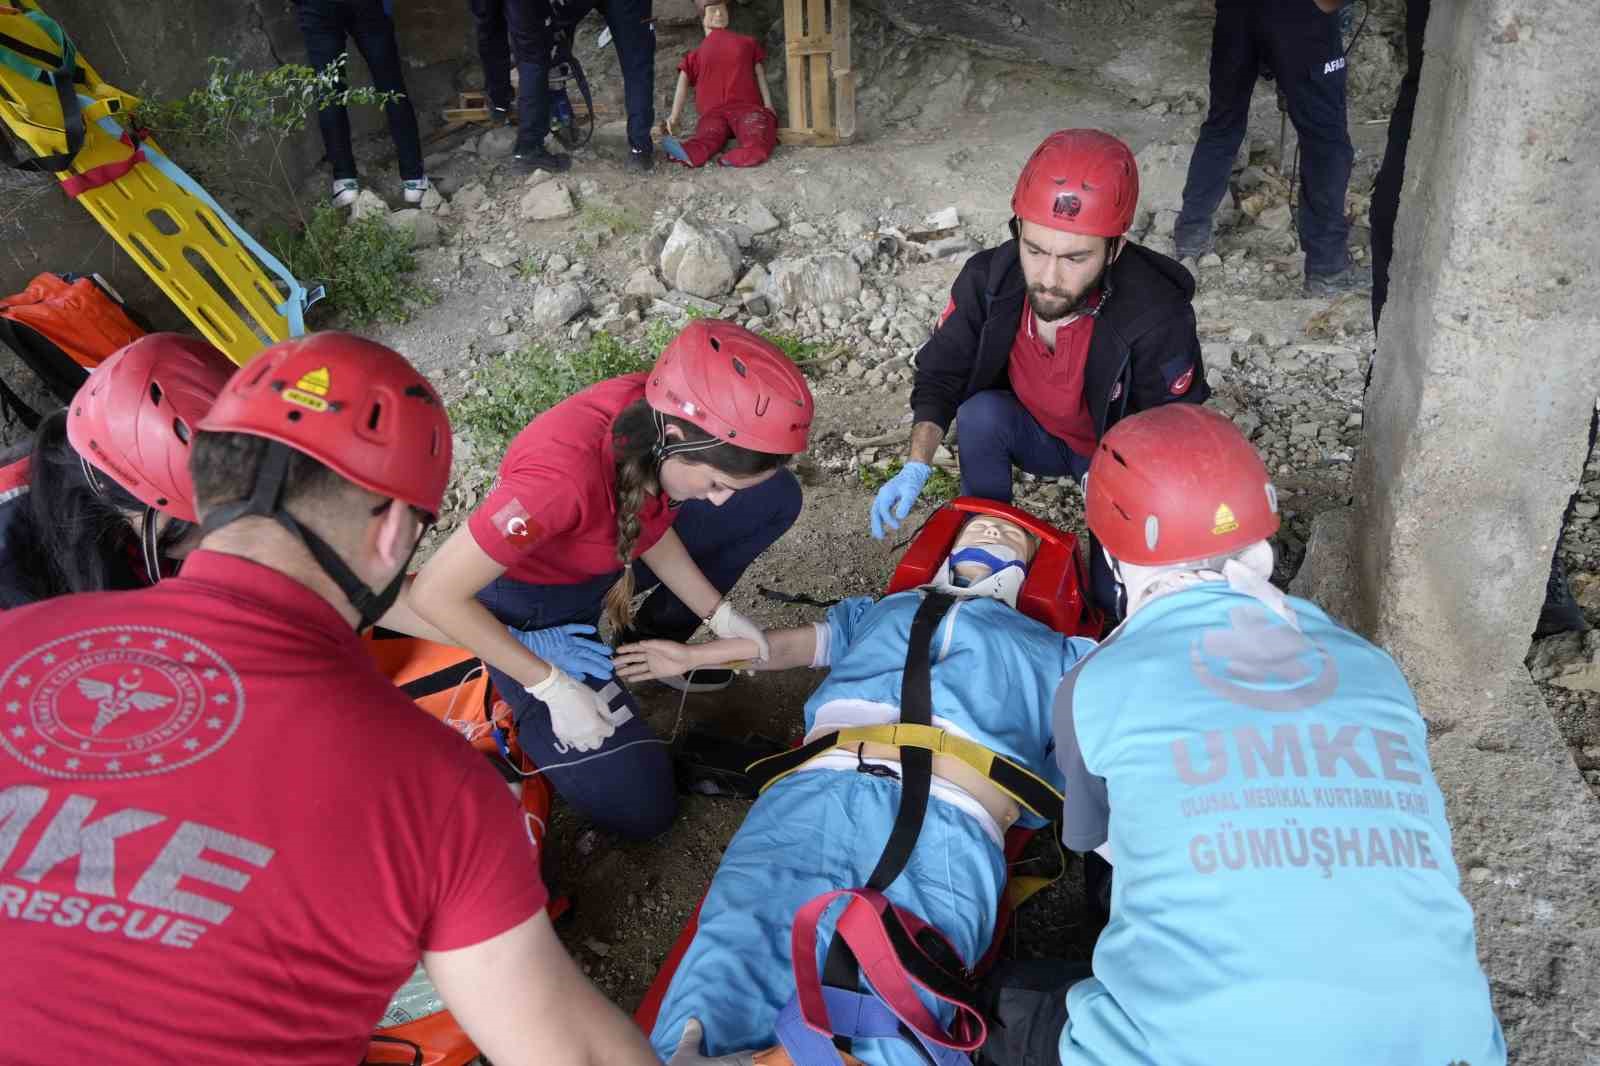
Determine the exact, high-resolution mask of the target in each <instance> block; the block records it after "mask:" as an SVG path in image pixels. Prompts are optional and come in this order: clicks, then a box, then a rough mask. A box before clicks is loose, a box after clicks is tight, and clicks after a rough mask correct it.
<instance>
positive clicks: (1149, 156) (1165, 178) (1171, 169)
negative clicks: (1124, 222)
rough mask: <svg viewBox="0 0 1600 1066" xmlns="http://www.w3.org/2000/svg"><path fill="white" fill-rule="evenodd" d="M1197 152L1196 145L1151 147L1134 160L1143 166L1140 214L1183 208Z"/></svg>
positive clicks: (1140, 168)
mask: <svg viewBox="0 0 1600 1066" xmlns="http://www.w3.org/2000/svg"><path fill="white" fill-rule="evenodd" d="M1193 151H1194V145H1193V144H1174V143H1167V144H1149V145H1146V146H1145V147H1144V148H1142V149H1141V150H1140V151H1139V154H1138V155H1137V156H1135V157H1134V158H1135V161H1136V162H1137V163H1138V164H1139V214H1140V215H1144V214H1146V213H1147V212H1148V213H1154V214H1159V213H1160V212H1162V211H1178V210H1181V209H1182V208H1183V182H1184V179H1185V178H1186V177H1188V175H1189V156H1190V154H1191V153H1192V152H1193ZM1167 232H1168V233H1170V232H1171V230H1170V229H1169V230H1168V231H1167Z"/></svg>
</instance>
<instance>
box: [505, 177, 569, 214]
mask: <svg viewBox="0 0 1600 1066" xmlns="http://www.w3.org/2000/svg"><path fill="white" fill-rule="evenodd" d="M577 213H578V208H577V207H576V206H575V205H574V204H573V202H572V194H571V193H570V192H568V191H567V187H566V186H565V185H563V184H562V183H561V182H559V181H547V182H544V183H542V184H539V185H535V186H534V187H533V188H531V189H529V190H528V191H527V192H525V193H523V195H522V199H521V200H520V201H518V203H517V217H518V218H520V219H522V221H524V222H543V221H546V220H548V219H553V218H570V217H571V216H573V215H575V214H577Z"/></svg>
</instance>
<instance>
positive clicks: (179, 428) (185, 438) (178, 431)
mask: <svg viewBox="0 0 1600 1066" xmlns="http://www.w3.org/2000/svg"><path fill="white" fill-rule="evenodd" d="M172 435H173V436H174V437H177V438H178V439H179V440H180V441H182V442H183V443H184V444H188V443H189V427H188V426H186V425H184V422H183V419H181V418H174V419H173V420H172Z"/></svg>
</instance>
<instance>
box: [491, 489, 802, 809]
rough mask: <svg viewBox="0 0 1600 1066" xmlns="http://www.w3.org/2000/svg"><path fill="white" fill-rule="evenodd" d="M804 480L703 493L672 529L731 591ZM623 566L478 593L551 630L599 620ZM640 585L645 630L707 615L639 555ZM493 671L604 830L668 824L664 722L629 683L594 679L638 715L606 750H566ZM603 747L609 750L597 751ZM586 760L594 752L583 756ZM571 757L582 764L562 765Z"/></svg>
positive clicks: (796, 511) (525, 725) (616, 709)
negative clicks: (660, 728)
mask: <svg viewBox="0 0 1600 1066" xmlns="http://www.w3.org/2000/svg"><path fill="white" fill-rule="evenodd" d="M800 504H801V496H800V482H799V481H797V480H796V479H795V476H794V475H793V474H792V473H790V472H789V471H787V470H780V471H778V473H777V474H776V475H775V476H773V477H771V478H769V479H768V480H766V481H764V482H762V483H761V484H760V485H757V486H756V487H754V488H750V489H744V490H742V491H740V492H736V493H734V495H733V496H732V498H730V499H729V500H728V502H727V503H725V504H723V505H722V506H721V507H716V506H713V505H712V504H710V503H707V502H705V501H702V500H692V501H690V502H688V503H685V504H684V505H683V506H682V508H681V509H680V510H679V512H678V517H677V519H676V520H675V521H674V522H673V525H672V528H673V530H674V531H675V532H676V533H677V534H678V536H679V538H680V539H681V540H682V541H683V543H684V546H685V547H687V548H688V549H689V555H690V557H691V558H693V559H694V561H695V563H696V564H697V565H698V566H699V567H700V570H701V572H702V573H704V574H705V576H706V579H707V580H709V581H710V582H711V583H712V584H713V585H715V586H716V587H717V588H718V589H719V590H721V591H722V592H727V591H728V590H729V589H731V588H733V586H734V584H735V583H736V582H737V581H738V580H739V577H740V575H742V574H743V573H744V572H745V569H746V568H747V567H749V565H750V564H751V563H752V562H754V561H755V558H756V556H758V555H760V554H761V553H762V552H763V551H765V550H766V549H767V548H769V547H770V546H771V545H772V544H773V543H774V542H775V541H776V540H777V539H778V538H779V537H781V536H783V534H784V533H785V532H787V531H788V529H789V527H790V526H792V525H794V522H795V519H797V518H799V517H800ZM620 574H621V571H620V570H618V571H617V572H616V573H611V574H605V575H602V576H600V577H597V578H594V579H592V580H590V581H586V582H584V583H582V584H578V585H529V584H525V583H523V582H520V581H512V580H510V579H507V578H501V579H499V580H498V581H495V582H493V583H492V584H490V585H489V586H488V587H487V588H485V589H484V590H483V591H482V592H480V593H479V594H478V599H479V600H480V601H481V602H482V603H483V605H484V606H485V607H488V608H489V610H490V611H491V612H493V613H494V616H495V617H496V618H498V619H500V621H502V622H504V623H506V624H507V625H512V626H516V627H517V628H518V629H544V628H545V627H547V626H555V625H564V624H566V623H568V622H588V623H598V622H599V620H600V613H601V610H602V608H603V606H604V601H605V595H606V592H607V590H609V589H610V588H611V586H612V584H613V583H614V582H615V581H616V579H617V577H618V576H619V575H620ZM634 578H635V583H636V584H635V587H636V589H638V590H639V591H644V590H646V589H649V588H650V587H651V586H655V591H654V592H652V593H650V595H649V596H648V597H647V598H646V599H645V601H644V604H643V605H642V606H641V608H640V610H639V613H638V615H637V617H636V618H635V619H634V628H635V630H636V631H637V632H638V633H639V634H640V635H641V636H655V637H663V638H666V639H669V640H686V639H688V637H689V636H690V635H691V634H692V633H693V632H694V631H695V629H696V628H698V627H699V625H700V618H699V616H698V615H696V614H695V613H694V612H693V611H691V610H690V609H689V608H688V607H686V606H684V604H683V602H682V601H681V600H679V599H678V597H676V596H674V595H673V594H672V593H671V592H670V591H669V590H668V589H667V588H666V587H665V586H663V585H661V584H660V583H659V579H657V578H656V576H655V575H654V574H653V573H651V571H650V568H649V567H648V566H645V565H644V564H642V563H635V564H634ZM489 676H490V678H491V680H492V681H493V682H494V686H495V689H496V690H497V691H498V692H499V693H500V695H501V697H502V698H503V699H504V700H505V701H506V702H507V703H509V704H510V705H511V708H512V712H513V714H514V715H515V718H516V723H517V741H518V743H519V744H521V745H522V749H523V750H524V751H526V752H527V753H528V757H529V758H530V759H532V760H533V761H534V764H535V765H537V766H539V767H540V768H541V769H543V770H544V773H545V776H546V777H547V778H548V779H549V781H550V784H551V785H552V786H554V788H555V790H556V791H557V792H559V793H561V797H562V798H563V799H564V800H566V801H567V802H568V803H569V804H571V805H572V806H573V807H574V808H576V809H577V810H579V811H581V812H582V813H583V814H584V815H585V816H586V817H587V818H588V819H589V820H590V821H592V822H594V824H595V825H596V826H598V827H600V828H602V829H606V830H609V831H610V832H614V833H617V834H619V835H621V836H624V837H628V838H631V839H635V840H648V839H649V838H651V837H654V836H658V835H660V834H661V833H663V832H665V831H666V829H667V827H668V826H670V825H671V824H672V819H673V816H674V815H676V814H677V810H678V797H677V791H676V789H675V787H674V784H673V777H672V759H671V755H670V753H669V752H668V750H667V747H666V744H665V743H663V741H662V738H661V737H659V736H658V735H657V734H656V732H655V730H653V729H651V728H650V727H649V726H648V725H646V724H645V722H644V720H643V719H641V718H640V717H639V709H638V704H637V703H636V702H635V701H634V698H633V696H632V694H631V693H629V692H628V690H627V689H626V687H624V686H622V685H621V683H620V682H616V681H604V682H600V681H595V680H594V679H593V678H585V679H584V680H585V682H586V683H587V684H589V685H590V687H592V688H594V689H595V690H596V691H601V692H605V691H607V686H615V689H614V690H613V691H611V692H610V693H609V695H610V703H611V707H612V712H613V714H614V715H618V716H621V715H622V713H623V712H624V711H626V712H628V713H629V714H631V715H632V717H631V719H629V720H628V721H626V722H624V723H623V724H622V725H619V726H618V727H617V731H616V732H615V733H613V734H612V735H611V736H610V737H609V738H607V740H606V742H605V744H603V745H602V746H601V747H600V749H599V750H598V751H590V752H576V751H564V750H562V747H564V746H558V742H557V741H556V738H555V734H554V733H553V732H552V731H551V729H550V713H549V710H548V709H547V708H546V707H545V705H544V703H543V702H542V701H540V700H537V699H535V698H534V697H533V696H530V695H529V694H528V693H527V692H525V691H524V690H523V688H522V686H521V685H519V684H518V683H517V682H515V681H513V680H512V679H511V678H509V677H507V676H506V675H505V674H502V673H501V672H500V671H498V670H495V669H493V668H492V667H491V668H490V670H489ZM597 756H603V757H600V758H597ZM578 760H585V761H583V762H581V763H579V762H578ZM564 763H577V765H572V766H562V765H561V764H564Z"/></svg>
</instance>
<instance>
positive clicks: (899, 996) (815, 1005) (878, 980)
mask: <svg viewBox="0 0 1600 1066" xmlns="http://www.w3.org/2000/svg"><path fill="white" fill-rule="evenodd" d="M840 897H844V898H845V899H846V900H847V902H846V904H845V908H844V912H843V913H842V914H840V915H839V921H838V924H837V926H836V927H835V931H834V935H835V936H842V937H844V940H845V943H846V944H848V945H849V946H850V950H851V951H852V952H853V953H854V954H855V957H856V960H857V962H858V963H859V964H860V967H861V972H862V973H863V974H864V975H865V976H866V978H867V980H868V981H870V982H871V983H872V990H873V992H875V993H876V994H877V996H878V998H879V999H881V1000H883V1002H884V1003H885V1004H886V1005H887V1006H888V1008H889V1009H890V1010H891V1011H893V1012H894V1015H895V1017H897V1018H899V1019H900V1020H901V1021H902V1022H904V1023H905V1024H906V1025H907V1026H909V1027H911V1028H912V1029H914V1030H916V1031H917V1032H918V1033H919V1034H920V1035H921V1036H922V1037H924V1038H925V1039H927V1040H928V1041H930V1042H932V1043H934V1044H938V1045H939V1046H941V1047H948V1048H953V1049H955V1050H957V1051H975V1050H977V1049H978V1048H979V1047H981V1046H982V1045H983V1041H984V1038H985V1037H986V1036H987V1035H988V1034H987V1026H986V1025H985V1023H984V1020H983V1016H982V1015H981V1014H979V1013H978V1012H977V1011H975V1010H973V1008H972V1007H971V1006H969V1005H968V1004H966V1003H964V1002H962V1001H961V1000H959V999H953V998H951V997H949V996H945V995H941V994H940V993H939V992H938V991H936V990H934V989H932V988H929V987H928V985H926V984H925V983H924V982H922V981H919V980H918V979H917V977H916V975H915V974H913V973H911V972H910V971H909V970H907V969H906V967H905V965H904V964H903V963H902V962H901V961H900V957H899V955H897V954H896V953H895V949H894V945H893V943H891V941H890V939H889V933H888V930H887V929H886V928H885V925H884V912H885V911H887V910H888V909H889V908H890V907H892V906H893V904H891V903H890V902H889V900H888V899H887V898H886V897H885V896H884V895H883V893H881V892H877V891H875V890H873V889H870V888H848V889H841V890H839V891H836V892H825V893H823V894H822V895H820V896H818V897H817V898H816V899H813V900H812V901H810V902H809V903H807V904H806V905H805V906H804V907H801V908H800V911H799V913H798V914H796V915H795V919H794V926H793V928H792V929H791V931H790V934H789V948H790V956H791V958H792V959H793V960H794V980H795V991H796V994H797V996H798V998H799V1000H800V1015H801V1017H802V1018H804V1019H805V1023H806V1025H808V1026H809V1027H810V1028H811V1029H813V1030H815V1031H816V1032H818V1033H822V1034H824V1035H831V1034H832V1033H833V1028H832V1026H831V1023H830V1022H829V1020H828V1007H827V1003H826V1001H825V1000H824V998H823V994H822V979H821V976H820V975H819V973H818V971H817V923H818V921H819V920H820V919H821V918H822V915H823V913H824V912H826V911H827V909H828V907H829V906H830V905H831V904H832V903H833V902H834V901H835V900H837V899H839V898H840ZM894 912H895V915H896V916H897V917H898V918H899V919H900V922H901V924H902V925H904V926H905V928H906V930H907V931H908V932H909V933H911V935H912V937H913V938H915V936H916V934H917V933H919V932H921V931H922V930H923V929H929V928H931V926H929V925H928V924H927V923H926V922H924V921H922V920H921V919H920V918H918V917H917V916H916V915H914V914H912V913H910V912H909V911H905V910H901V909H900V908H898V907H895V908H894ZM935 932H937V930H935ZM918 988H922V989H925V990H926V991H928V992H929V993H930V994H931V995H933V996H934V997H935V998H938V999H940V1000H943V1001H944V1002H946V1003H950V1004H951V1005H953V1006H954V1007H955V1008H956V1024H955V1025H953V1026H951V1029H952V1030H953V1031H954V1032H955V1033H958V1034H962V1035H960V1036H955V1035H952V1034H951V1033H950V1032H946V1031H945V1029H944V1028H943V1027H942V1026H941V1025H940V1024H939V1020H938V1019H937V1018H935V1017H934V1016H933V1015H932V1014H930V1013H929V1012H928V1008H927V1007H925V1006H924V1005H923V1003H922V999H921V997H920V996H918V995H917V989H918Z"/></svg>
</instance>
